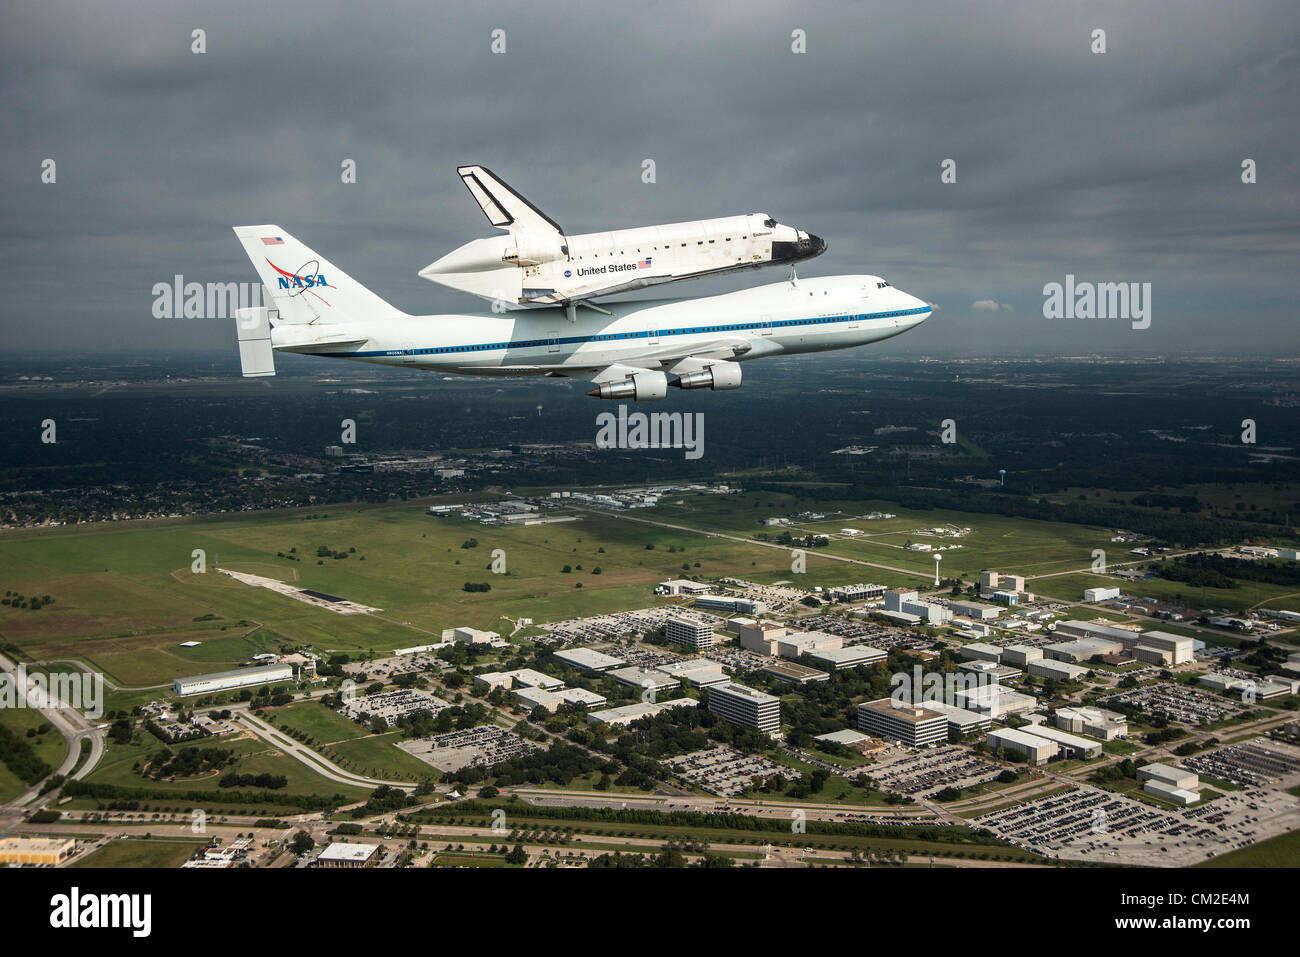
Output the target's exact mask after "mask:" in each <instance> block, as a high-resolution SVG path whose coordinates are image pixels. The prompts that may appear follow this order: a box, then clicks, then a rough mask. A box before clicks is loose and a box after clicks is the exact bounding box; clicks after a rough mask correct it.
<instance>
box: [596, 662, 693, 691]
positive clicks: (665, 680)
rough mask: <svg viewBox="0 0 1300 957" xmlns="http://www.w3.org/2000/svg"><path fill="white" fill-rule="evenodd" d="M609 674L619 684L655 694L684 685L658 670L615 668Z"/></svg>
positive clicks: (633, 667) (634, 667)
mask: <svg viewBox="0 0 1300 957" xmlns="http://www.w3.org/2000/svg"><path fill="white" fill-rule="evenodd" d="M608 674H609V676H610V677H611V678H613V679H614V680H615V681H617V682H618V683H619V684H623V685H628V686H629V687H632V688H641V689H642V690H644V691H651V692H655V693H658V692H660V691H669V690H671V689H673V688H680V687H681V684H682V683H681V682H680V681H678V680H677V679H676V678H674V677H673V676H672V675H669V674H665V673H664V672H662V671H660V670H659V669H657V668H639V667H636V666H632V667H629V668H615V669H614V670H613V671H610V672H608Z"/></svg>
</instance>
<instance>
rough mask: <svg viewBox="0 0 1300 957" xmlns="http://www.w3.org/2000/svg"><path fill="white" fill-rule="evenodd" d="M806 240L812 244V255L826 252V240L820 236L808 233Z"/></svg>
mask: <svg viewBox="0 0 1300 957" xmlns="http://www.w3.org/2000/svg"><path fill="white" fill-rule="evenodd" d="M808 242H809V243H810V244H812V255H814V256H820V255H821V254H822V253H824V252H826V240H824V239H822V238H821V237H820V236H814V235H813V234H812V233H809V234H808Z"/></svg>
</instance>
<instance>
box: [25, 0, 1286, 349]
mask: <svg viewBox="0 0 1300 957" xmlns="http://www.w3.org/2000/svg"><path fill="white" fill-rule="evenodd" d="M696 7H697V5H694V4H690V3H681V4H661V3H649V4H627V5H610V4H603V3H578V4H571V3H566V4H560V5H556V4H546V5H543V4H529V5H517V6H511V5H501V6H498V7H495V8H493V9H492V10H490V11H489V10H485V9H483V7H482V5H471V4H468V3H466V4H459V5H449V4H437V5H431V4H427V3H420V4H416V3H398V4H385V3H376V4H364V5H358V4H352V3H349V4H332V5H325V4H319V3H283V2H281V3H273V4H266V3H228V4H221V5H213V6H212V7H210V8H208V7H204V6H201V5H192V6H191V5H186V4H176V3H171V2H168V3H147V4H121V5H112V6H111V7H110V6H107V5H106V6H105V7H103V8H98V9H90V8H87V7H86V6H85V5H83V4H64V3H43V4H40V5H34V4H33V5H28V6H26V7H22V8H17V9H12V8H10V9H7V10H6V12H4V13H3V14H0V17H2V18H3V19H2V20H0V116H2V117H3V124H4V126H3V129H4V136H3V138H0V177H2V181H3V184H4V204H3V209H2V211H0V216H2V218H0V257H2V258H0V277H3V280H4V289H5V297H4V303H3V306H0V310H2V312H0V316H2V317H3V318H2V320H0V321H3V324H4V333H5V338H6V342H7V343H8V344H9V345H10V347H11V348H23V347H30V346H40V345H57V346H61V347H66V346H67V345H69V344H75V345H78V346H81V345H85V346H95V347H104V348H122V347H130V348H138V349H143V350H158V349H167V348H176V347H187V346H193V347H195V348H211V349H218V348H219V349H229V348H231V347H232V343H231V341H230V340H231V339H232V336H231V335H230V332H231V330H230V329H229V328H228V326H229V325H230V323H227V322H213V321H170V322H169V321H163V320H157V319H153V318H152V317H151V316H150V306H151V304H152V299H153V297H152V295H151V293H150V289H151V287H152V286H153V284H154V283H156V282H160V281H170V279H171V277H172V275H173V274H175V273H182V274H184V276H185V277H186V278H187V279H189V280H197V281H200V282H204V281H230V280H239V281H253V280H254V278H255V277H254V274H253V273H252V271H251V268H250V267H249V265H248V263H247V260H246V259H245V257H244V256H243V254H242V252H241V251H240V249H239V247H238V245H237V243H236V242H235V240H234V237H233V234H231V232H230V230H229V227H230V226H231V225H234V224H242V223H262V222H273V223H277V224H279V225H281V226H283V227H284V228H285V229H287V230H289V231H291V232H293V233H294V234H295V235H297V236H299V237H300V238H302V239H303V240H304V241H305V242H307V243H308V244H309V245H311V246H313V247H315V248H317V249H319V250H320V251H321V252H322V253H324V254H325V255H327V256H329V257H330V258H331V259H333V260H334V261H336V262H337V263H338V264H339V265H341V266H342V267H343V268H345V269H347V270H348V271H349V272H350V273H352V274H353V275H354V276H356V277H357V278H358V279H360V280H361V281H363V282H365V283H366V284H368V285H371V286H373V287H374V288H375V289H376V291H377V292H379V293H380V294H381V295H384V296H385V297H386V298H389V299H391V300H393V301H394V302H395V303H396V304H398V305H399V306H401V307H402V308H404V309H406V310H407V311H410V312H417V313H424V312H435V311H452V310H466V311H469V310H477V309H479V308H480V304H479V303H478V302H477V301H476V300H472V299H470V298H468V297H464V296H460V295H457V294H454V293H451V292H449V291H447V290H443V289H442V288H441V287H437V286H434V285H432V284H429V283H426V282H424V281H423V280H420V279H419V278H418V277H417V276H416V275H415V273H416V271H417V270H418V269H419V268H420V267H422V266H424V265H425V264H427V263H429V262H431V261H432V260H434V259H435V258H437V257H438V256H439V255H441V254H442V253H444V252H446V251H448V250H450V249H451V248H453V247H455V246H457V245H460V244H461V243H463V242H466V241H468V240H469V239H472V238H475V237H478V236H483V235H488V234H490V233H491V229H490V227H488V226H487V225H486V223H485V221H484V220H483V219H482V217H481V215H480V213H479V212H478V210H477V209H476V208H475V207H474V206H473V205H472V203H471V202H470V199H469V196H468V194H467V193H466V192H465V190H464V187H463V186H462V185H461V184H460V181H459V180H458V179H457V177H456V176H455V172H454V168H455V166H456V165H457V164H460V163H465V162H480V163H484V164H486V165H488V166H491V167H493V168H494V169H495V170H496V171H497V172H498V173H500V174H501V175H502V176H503V177H505V178H506V179H507V180H508V181H510V182H511V183H512V184H513V185H515V186H516V187H517V188H518V189H519V190H520V191H521V192H523V193H524V194H525V195H527V196H528V197H529V198H530V199H532V200H533V201H534V202H536V203H537V204H538V205H539V206H541V207H542V208H543V209H544V210H545V211H546V212H548V213H549V214H551V215H552V216H553V217H554V218H555V219H556V220H557V221H559V222H560V223H561V224H562V225H563V226H564V227H565V228H566V229H568V230H570V231H574V232H579V231H586V230H594V229H600V228H610V227H618V226H627V225H639V224H644V223H653V222H665V221H675V220H681V219H693V218H698V217H707V216H717V215H727V214H731V213H739V212H748V211H764V212H771V213H772V214H774V215H776V216H778V217H779V218H781V219H782V220H784V221H786V222H791V223H795V224H797V225H800V226H803V227H804V228H807V229H810V230H812V231H814V232H816V233H818V234H820V235H822V236H825V237H826V238H827V239H828V240H829V241H830V251H829V252H828V253H827V254H826V255H825V256H823V257H822V258H821V259H820V260H816V261H814V262H812V263H809V264H806V266H805V267H804V271H805V272H806V273H809V274H814V273H820V274H834V273H845V272H872V273H878V274H881V275H884V276H886V277H887V278H889V279H890V280H891V281H893V282H894V283H895V284H896V285H898V286H900V287H902V288H904V289H907V290H908V291H911V292H914V293H916V294H917V295H920V296H922V297H924V298H926V299H927V300H930V301H932V302H936V303H938V304H940V305H941V307H942V309H941V310H940V311H939V312H938V313H937V314H936V316H935V318H934V319H932V320H931V321H930V322H929V323H927V324H926V325H924V326H923V327H921V328H920V329H918V330H916V331H914V332H912V333H909V334H908V335H907V336H905V337H902V338H900V339H898V340H895V341H893V342H891V343H888V344H886V345H884V346H882V347H880V349H881V350H882V351H883V350H887V351H891V352H901V353H909V352H916V353H920V352H941V351H952V352H971V353H978V354H985V355H987V354H998V353H1013V352H1026V351H1028V352H1044V353H1046V352H1051V351H1053V350H1063V351H1068V352H1080V351H1086V352H1116V351H1129V350H1138V351H1141V352H1158V351H1174V350H1176V351H1192V352H1202V353H1215V352H1221V351H1229V350H1231V351H1238V350H1245V351H1280V352H1294V351H1295V345H1296V341H1297V337H1296V335H1295V333H1294V329H1295V323H1296V320H1297V318H1298V317H1297V314H1296V312H1297V311H1296V308H1295V306H1294V305H1293V302H1294V274H1295V271H1296V267H1297V265H1298V257H1297V252H1298V251H1300V237H1298V235H1297V223H1298V221H1300V220H1298V215H1300V214H1298V211H1297V188H1296V174H1297V171H1298V168H1300V163H1297V158H1296V157H1297V135H1296V124H1295V120H1294V113H1295V106H1294V104H1295V102H1296V101H1297V99H1300V97H1297V94H1298V93H1300V89H1297V77H1298V76H1300V57H1298V56H1297V55H1296V52H1295V44H1296V37H1297V29H1296V28H1297V25H1300V14H1297V12H1296V10H1297V8H1296V7H1295V5H1294V4H1292V3H1284V2H1279V3H1244V4H1233V5H1224V4H1218V3H1158V4H1155V3H1153V4H1142V5H1131V4H1089V5H1086V7H1085V6H1084V5H1079V4H1038V3H1032V4H1030V3H1027V4H997V3H994V4H977V5H976V4H951V5H949V4H903V3H898V4H882V5H873V6H868V5H864V4H859V3H843V4H831V3H820V4H797V5H796V4H774V3H772V4H769V3H758V4H744V5H731V4H725V5H713V6H712V7H710V8H709V9H696ZM496 27H500V28H504V29H505V30H506V40H507V52H506V53H505V54H504V55H499V56H494V55H492V54H491V53H490V52H489V34H490V31H491V30H492V29H493V28H496ZM1097 27H1100V28H1103V29H1105V30H1106V33H1107V46H1108V52H1107V53H1105V54H1104V55H1100V56H1098V55H1094V54H1092V53H1091V52H1090V51H1089V45H1090V37H1089V35H1090V32H1091V30H1092V29H1093V28H1097ZM195 28H202V29H204V30H206V31H207V45H208V52H207V53H206V54H205V55H202V56H196V55H193V54H192V53H191V52H190V33H191V30H193V29H195ZM795 28H801V29H803V30H805V31H806V32H807V42H808V52H807V53H806V54H802V55H795V54H792V53H791V52H790V42H791V41H790V33H791V30H793V29H795ZM46 157H52V158H54V159H55V160H56V161H57V163H58V183H57V184H56V185H53V186H49V185H43V184H41V183H40V180H39V177H40V164H41V161H42V160H43V159H44V158H46ZM947 157H951V158H953V159H955V160H956V161H957V173H958V175H957V183H956V184H955V185H943V184H941V183H940V180H939V172H940V162H941V161H942V160H943V159H944V158H947ZM1245 157H1251V158H1253V159H1255V160H1256V161H1257V162H1258V163H1259V177H1260V182H1259V183H1258V184H1257V185H1254V186H1243V185H1242V184H1241V183H1240V163H1241V160H1242V159H1243V158H1245ZM344 158H352V159H355V160H356V162H357V166H358V182H357V184H356V185H343V184H341V183H340V180H339V174H340V163H341V162H342V160H343V159H344ZM645 158H652V159H654V160H655V162H656V164H657V176H658V182H657V183H656V184H655V185H653V186H649V185H643V184H642V183H641V181H640V172H641V161H642V160H643V159H645ZM1066 273H1073V274H1075V275H1076V276H1078V277H1079V278H1080V279H1089V280H1095V281H1139V282H1151V283H1152V286H1153V297H1154V317H1153V322H1152V326H1151V328H1150V329H1149V330H1147V331H1145V332H1133V331H1132V330H1130V329H1129V328H1128V326H1127V324H1126V323H1099V322H1096V321H1094V322H1091V323H1089V322H1086V321H1069V320H1061V321H1055V322H1053V321H1049V320H1046V319H1043V318H1042V315H1041V306H1042V293H1041V290H1042V287H1043V284H1044V283H1047V282H1053V281H1061V280H1063V279H1064V276H1065V274H1066ZM779 278H781V275H780V273H779V272H778V271H776V270H771V271H768V272H766V273H750V274H746V275H744V276H741V277H731V278H729V279H727V280H719V281H715V282H704V283H692V284H681V285H678V286H677V287H676V288H675V289H673V290H672V292H673V293H674V294H676V295H690V294H700V295H703V294H707V293H711V292H715V291H719V290H722V289H729V288H736V287H738V286H740V285H746V284H751V283H759V282H772V281H777V280H778V279H779ZM980 300H994V301H996V302H998V303H1002V304H1006V305H1008V306H1010V307H1011V310H1007V309H999V310H997V311H986V310H975V309H972V304H973V303H974V302H976V301H980ZM1012 310H1014V311H1012Z"/></svg>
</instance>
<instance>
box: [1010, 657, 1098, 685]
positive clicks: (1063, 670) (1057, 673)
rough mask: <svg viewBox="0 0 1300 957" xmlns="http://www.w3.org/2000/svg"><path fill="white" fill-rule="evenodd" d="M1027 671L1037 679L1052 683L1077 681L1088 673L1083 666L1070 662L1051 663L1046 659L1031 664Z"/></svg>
mask: <svg viewBox="0 0 1300 957" xmlns="http://www.w3.org/2000/svg"><path fill="white" fill-rule="evenodd" d="M1025 670H1026V671H1028V672H1029V673H1030V674H1031V675H1033V676H1034V677H1035V678H1049V679H1051V680H1052V681H1076V680H1078V679H1079V678H1082V677H1083V676H1084V675H1086V674H1087V673H1088V669H1087V668H1085V667H1083V665H1076V664H1071V663H1070V662H1068V661H1049V660H1048V659H1046V658H1044V659H1041V660H1039V661H1031V662H1029V664H1028V666H1027V667H1026V668H1025Z"/></svg>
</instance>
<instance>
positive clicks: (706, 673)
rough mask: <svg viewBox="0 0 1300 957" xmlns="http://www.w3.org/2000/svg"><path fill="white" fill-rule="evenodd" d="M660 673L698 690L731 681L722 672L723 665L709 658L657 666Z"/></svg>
mask: <svg viewBox="0 0 1300 957" xmlns="http://www.w3.org/2000/svg"><path fill="white" fill-rule="evenodd" d="M656 667H657V669H658V670H659V671H662V672H663V673H664V674H666V675H671V676H672V677H674V678H677V679H678V680H680V681H682V682H684V683H685V684H688V685H694V686H695V687H696V688H709V687H712V686H713V685H720V684H723V683H724V682H726V681H729V680H730V679H729V678H728V677H727V673H726V672H725V671H723V670H722V665H720V664H718V663H717V662H716V661H710V660H709V659H708V658H683V659H682V660H681V661H671V662H669V663H668V664H660V665H657V666H656Z"/></svg>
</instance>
